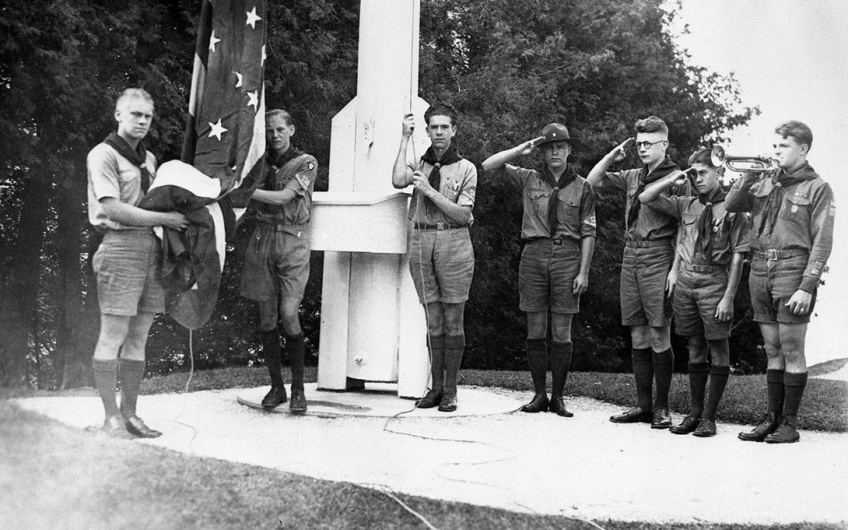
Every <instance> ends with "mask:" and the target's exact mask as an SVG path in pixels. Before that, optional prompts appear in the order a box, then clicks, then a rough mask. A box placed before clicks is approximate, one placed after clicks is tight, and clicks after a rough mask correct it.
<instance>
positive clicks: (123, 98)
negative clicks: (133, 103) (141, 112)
mask: <svg viewBox="0 0 848 530" xmlns="http://www.w3.org/2000/svg"><path fill="white" fill-rule="evenodd" d="M131 99H141V100H144V101H146V102H148V103H150V104H151V105H154V107H155V104H154V103H153V96H151V95H150V93H149V92H148V91H147V90H144V89H143V88H127V89H124V91H123V92H121V95H120V96H118V99H117V101H115V111H120V110H121V107H122V106H123V105H124V103H126V102H127V101H129V100H131Z"/></svg>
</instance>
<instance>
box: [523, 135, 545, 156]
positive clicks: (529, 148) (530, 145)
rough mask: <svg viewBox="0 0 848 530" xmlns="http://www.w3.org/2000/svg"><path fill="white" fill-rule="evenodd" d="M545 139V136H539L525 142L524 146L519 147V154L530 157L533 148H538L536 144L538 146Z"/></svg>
mask: <svg viewBox="0 0 848 530" xmlns="http://www.w3.org/2000/svg"><path fill="white" fill-rule="evenodd" d="M544 139H545V137H544V136H539V137H537V138H533V139H532V140H529V141H527V142H524V143H523V144H521V145H519V146H518V148H519V150H520V151H519V152H520V153H521V154H522V155H529V154H530V153H532V152H533V148H534V147H536V144H538V143H539V142H541V141H542V140H544Z"/></svg>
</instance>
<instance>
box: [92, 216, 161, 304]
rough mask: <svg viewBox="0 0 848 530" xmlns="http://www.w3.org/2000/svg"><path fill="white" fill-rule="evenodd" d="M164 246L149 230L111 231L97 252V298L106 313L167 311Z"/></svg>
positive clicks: (95, 266) (95, 265)
mask: <svg viewBox="0 0 848 530" xmlns="http://www.w3.org/2000/svg"><path fill="white" fill-rule="evenodd" d="M161 255H162V247H161V246H160V243H159V239H158V238H157V237H156V236H154V235H153V232H151V231H150V229H146V230H109V231H108V232H106V235H105V236H104V237H103V241H102V242H101V243H100V247H98V249H97V252H96V253H95V254H94V260H93V266H94V272H95V274H96V275H97V299H98V302H99V303H100V312H101V313H102V314H104V315H117V316H135V315H137V314H138V313H159V312H162V311H164V310H165V291H164V290H163V288H162V281H161V274H162V272H161V271H162V268H161V267H162V264H161Z"/></svg>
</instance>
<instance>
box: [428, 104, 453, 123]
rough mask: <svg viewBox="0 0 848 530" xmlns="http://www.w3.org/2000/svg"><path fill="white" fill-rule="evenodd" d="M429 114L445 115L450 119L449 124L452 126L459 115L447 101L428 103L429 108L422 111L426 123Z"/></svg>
mask: <svg viewBox="0 0 848 530" xmlns="http://www.w3.org/2000/svg"><path fill="white" fill-rule="evenodd" d="M431 116H447V117H448V118H449V119H450V121H451V125H453V126H454V127H456V126H457V125H458V123H459V115H458V114H457V112H456V109H455V108H453V107H452V106H451V105H449V104H447V103H433V104H432V105H430V108H429V109H427V112H425V113H424V121H425V122H426V123H427V125H430V117H431Z"/></svg>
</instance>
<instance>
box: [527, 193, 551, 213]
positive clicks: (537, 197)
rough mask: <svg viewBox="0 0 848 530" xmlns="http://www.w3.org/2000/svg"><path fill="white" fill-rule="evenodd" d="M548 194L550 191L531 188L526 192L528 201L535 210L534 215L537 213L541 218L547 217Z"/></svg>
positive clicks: (549, 194)
mask: <svg viewBox="0 0 848 530" xmlns="http://www.w3.org/2000/svg"><path fill="white" fill-rule="evenodd" d="M550 196H551V193H550V192H545V191H541V190H531V191H530V192H528V193H527V197H528V198H529V199H530V203H531V204H532V205H533V210H535V211H536V215H538V216H539V217H541V218H542V219H547V218H548V200H549V199H550Z"/></svg>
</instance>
